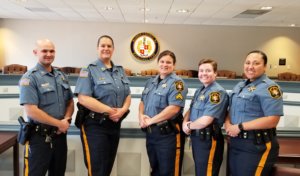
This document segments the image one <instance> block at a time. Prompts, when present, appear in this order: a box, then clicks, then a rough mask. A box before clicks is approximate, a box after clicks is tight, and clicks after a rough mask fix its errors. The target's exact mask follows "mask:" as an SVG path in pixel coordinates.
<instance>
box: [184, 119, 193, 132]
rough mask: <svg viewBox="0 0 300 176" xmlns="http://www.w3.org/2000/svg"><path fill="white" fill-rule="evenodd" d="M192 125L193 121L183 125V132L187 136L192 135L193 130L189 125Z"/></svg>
mask: <svg viewBox="0 0 300 176" xmlns="http://www.w3.org/2000/svg"><path fill="white" fill-rule="evenodd" d="M189 123H192V122H191V121H188V122H183V123H182V130H183V132H184V133H185V134H187V135H189V134H191V130H190V129H189V128H188V126H187V124H189Z"/></svg>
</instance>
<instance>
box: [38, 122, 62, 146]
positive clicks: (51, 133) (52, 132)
mask: <svg viewBox="0 0 300 176" xmlns="http://www.w3.org/2000/svg"><path fill="white" fill-rule="evenodd" d="M32 131H33V133H36V134H38V135H40V136H42V137H45V143H49V144H50V147H51V148H52V147H53V146H52V141H53V139H55V138H56V137H57V136H58V134H57V128H56V127H53V126H49V125H44V124H34V125H33V128H32Z"/></svg>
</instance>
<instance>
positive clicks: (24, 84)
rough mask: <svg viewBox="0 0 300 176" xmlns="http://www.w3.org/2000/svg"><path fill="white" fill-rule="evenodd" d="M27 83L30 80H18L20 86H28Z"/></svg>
mask: <svg viewBox="0 0 300 176" xmlns="http://www.w3.org/2000/svg"><path fill="white" fill-rule="evenodd" d="M29 83H30V79H28V78H22V79H21V80H20V86H29Z"/></svg>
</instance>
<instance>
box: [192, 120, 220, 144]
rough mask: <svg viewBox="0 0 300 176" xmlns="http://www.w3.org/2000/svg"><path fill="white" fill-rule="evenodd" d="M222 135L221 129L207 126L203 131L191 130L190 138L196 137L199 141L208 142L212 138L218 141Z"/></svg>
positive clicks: (215, 125) (216, 126)
mask: <svg viewBox="0 0 300 176" xmlns="http://www.w3.org/2000/svg"><path fill="white" fill-rule="evenodd" d="M220 135H222V132H221V128H220V127H219V126H218V125H217V124H214V125H209V126H208V127H206V128H203V129H196V130H191V136H197V137H199V138H200V139H201V140H205V139H206V140H210V139H211V138H212V137H214V138H215V139H218V138H219V137H220Z"/></svg>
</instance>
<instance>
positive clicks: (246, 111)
mask: <svg viewBox="0 0 300 176" xmlns="http://www.w3.org/2000/svg"><path fill="white" fill-rule="evenodd" d="M274 87H275V90H276V91H277V94H278V96H276V94H273V93H272V88H274ZM230 97H231V100H230V116H231V122H232V123H233V124H238V123H241V122H247V121H251V120H254V119H257V118H261V117H265V116H272V115H275V116H282V115H283V100H282V92H281V90H280V87H279V86H278V85H277V84H276V83H275V82H274V81H273V80H270V79H269V78H268V77H267V76H266V75H263V76H261V77H260V78H258V79H256V80H255V81H253V82H251V83H250V84H248V85H246V80H245V81H242V82H240V83H238V84H237V85H236V86H235V87H234V89H233V91H232V92H231V95H230Z"/></svg>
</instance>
